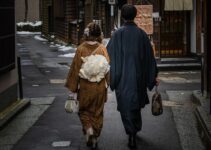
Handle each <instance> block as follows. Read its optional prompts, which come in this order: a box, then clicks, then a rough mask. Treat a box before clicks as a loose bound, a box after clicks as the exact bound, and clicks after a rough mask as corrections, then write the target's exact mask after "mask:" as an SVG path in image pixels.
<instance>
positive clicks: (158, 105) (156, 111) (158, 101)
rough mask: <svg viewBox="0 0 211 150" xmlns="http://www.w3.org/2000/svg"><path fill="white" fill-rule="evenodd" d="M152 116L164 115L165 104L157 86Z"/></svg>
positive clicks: (153, 97)
mask: <svg viewBox="0 0 211 150" xmlns="http://www.w3.org/2000/svg"><path fill="white" fill-rule="evenodd" d="M151 111H152V115H154V116H159V115H161V114H162V113H163V104H162V98H161V95H160V93H159V92H158V88H157V86H156V88H155V93H154V94H153V96H152V106H151Z"/></svg>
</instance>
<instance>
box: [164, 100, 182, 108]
mask: <svg viewBox="0 0 211 150" xmlns="http://www.w3.org/2000/svg"><path fill="white" fill-rule="evenodd" d="M162 103H163V106H166V107H175V106H182V105H184V104H183V103H179V102H175V101H165V100H163V101H162Z"/></svg>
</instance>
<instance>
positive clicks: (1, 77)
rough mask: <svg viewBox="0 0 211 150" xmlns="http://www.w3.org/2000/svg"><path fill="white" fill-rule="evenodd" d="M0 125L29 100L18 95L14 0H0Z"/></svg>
mask: <svg viewBox="0 0 211 150" xmlns="http://www.w3.org/2000/svg"><path fill="white" fill-rule="evenodd" d="M0 18H1V19H2V20H4V21H3V22H2V23H1V24H0V127H1V126H2V125H3V124H4V123H5V122H6V121H7V120H9V118H10V117H11V116H12V115H14V114H15V112H17V111H18V110H19V109H21V108H22V107H24V106H25V105H26V104H28V102H29V101H23V100H19V97H18V77H19V76H18V69H17V68H18V67H17V66H18V65H17V52H16V40H15V38H16V34H15V32H16V31H15V0H1V1H0Z"/></svg>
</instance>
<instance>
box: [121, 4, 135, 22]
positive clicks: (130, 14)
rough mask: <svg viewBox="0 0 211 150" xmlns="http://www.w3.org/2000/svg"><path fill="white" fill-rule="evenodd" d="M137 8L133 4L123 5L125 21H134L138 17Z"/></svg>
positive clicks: (122, 12) (122, 11) (122, 13)
mask: <svg viewBox="0 0 211 150" xmlns="http://www.w3.org/2000/svg"><path fill="white" fill-rule="evenodd" d="M136 14H137V9H136V7H135V6H133V5H129V4H125V5H123V6H122V10H121V15H122V18H123V19H124V20H125V21H132V20H134V18H135V17H136Z"/></svg>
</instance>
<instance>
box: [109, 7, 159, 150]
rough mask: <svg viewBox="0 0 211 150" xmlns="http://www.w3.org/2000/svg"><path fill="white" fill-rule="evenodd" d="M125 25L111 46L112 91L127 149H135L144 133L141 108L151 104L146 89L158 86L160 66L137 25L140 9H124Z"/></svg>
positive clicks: (147, 39)
mask: <svg viewBox="0 0 211 150" xmlns="http://www.w3.org/2000/svg"><path fill="white" fill-rule="evenodd" d="M121 13H122V18H123V19H124V20H125V23H124V25H123V26H122V27H121V28H119V29H118V30H117V31H115V32H114V33H113V35H112V37H111V39H110V41H109V43H108V46H107V50H108V54H109V56H110V65H111V68H110V88H111V90H112V91H113V90H115V92H116V98H117V104H118V106H117V109H118V111H119V112H120V114H121V118H122V122H123V125H124V128H125V131H126V133H127V134H128V135H129V143H128V146H129V147H130V148H135V147H136V133H137V132H138V131H140V130H141V127H142V119H141V108H143V107H144V106H145V105H146V104H148V103H149V99H148V95H147V88H148V89H149V90H152V89H153V87H154V86H155V85H156V84H157V85H158V82H157V73H158V70H157V65H156V61H155V58H154V55H153V49H152V46H151V43H150V40H149V38H148V36H147V34H146V33H145V32H144V31H143V30H142V29H140V28H138V27H137V25H136V24H135V23H134V21H133V20H134V18H135V16H136V13H137V10H136V8H135V7H134V6H133V5H128V4H125V5H124V6H123V7H122V12H121Z"/></svg>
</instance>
